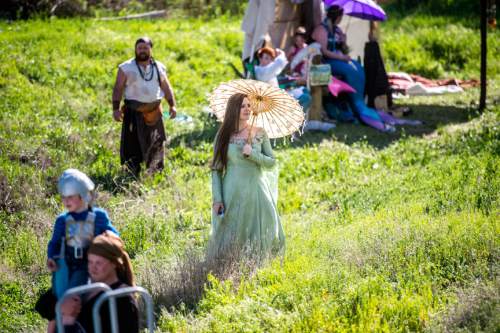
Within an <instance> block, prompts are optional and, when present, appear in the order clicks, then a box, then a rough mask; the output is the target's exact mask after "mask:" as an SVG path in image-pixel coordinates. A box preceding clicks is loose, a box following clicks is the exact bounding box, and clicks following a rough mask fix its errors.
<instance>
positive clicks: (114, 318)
mask: <svg viewBox="0 0 500 333" xmlns="http://www.w3.org/2000/svg"><path fill="white" fill-rule="evenodd" d="M136 293H138V294H140V295H141V296H142V298H143V299H144V303H146V314H147V323H148V331H149V332H150V333H153V332H154V319H153V299H152V298H151V295H149V293H148V292H147V291H146V289H144V288H142V287H126V288H119V289H115V290H110V291H107V292H105V293H104V294H102V295H101V296H99V298H98V299H97V301H96V302H95V304H94V308H93V309H92V317H93V318H94V332H95V333H101V332H102V327H101V315H100V313H99V309H100V308H101V305H102V303H104V302H105V301H106V300H108V304H109V314H110V319H111V332H112V333H119V326H118V314H117V312H116V298H119V297H124V296H128V295H133V294H136Z"/></svg>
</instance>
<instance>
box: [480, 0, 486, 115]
mask: <svg viewBox="0 0 500 333" xmlns="http://www.w3.org/2000/svg"><path fill="white" fill-rule="evenodd" d="M486 2H487V0H481V94H480V96H479V111H481V112H482V111H483V110H484V108H485V107H486V67H487V66H486V58H487V39H486V33H487V30H486V29H487V27H486V7H487V6H486Z"/></svg>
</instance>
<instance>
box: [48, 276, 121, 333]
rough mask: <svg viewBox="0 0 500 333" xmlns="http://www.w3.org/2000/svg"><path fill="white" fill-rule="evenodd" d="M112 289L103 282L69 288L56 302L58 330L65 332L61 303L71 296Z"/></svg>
mask: <svg viewBox="0 0 500 333" xmlns="http://www.w3.org/2000/svg"><path fill="white" fill-rule="evenodd" d="M110 290H111V288H110V287H109V286H108V285H107V284H105V283H102V282H97V283H92V284H86V285H83V286H79V287H75V288H71V289H68V290H67V291H66V292H65V293H64V295H63V297H61V299H60V300H58V301H57V304H56V324H57V332H61V333H64V324H63V320H62V313H61V305H62V304H63V302H64V301H65V300H66V299H67V298H69V297H71V296H75V295H82V294H87V293H90V292H93V291H110Z"/></svg>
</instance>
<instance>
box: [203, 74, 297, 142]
mask: <svg viewBox="0 0 500 333" xmlns="http://www.w3.org/2000/svg"><path fill="white" fill-rule="evenodd" d="M236 93H240V94H245V95H247V96H248V100H249V102H250V107H251V109H252V115H251V116H250V122H251V124H252V126H258V127H262V128H263V129H264V130H265V131H266V133H267V135H268V137H269V138H281V137H284V136H287V135H291V134H292V133H294V132H297V131H299V130H300V128H301V127H302V124H303V123H304V111H303V110H302V107H301V106H300V104H299V103H298V101H297V100H296V99H295V98H293V97H292V96H291V95H289V94H288V93H287V92H286V91H284V90H283V89H280V88H278V87H274V86H271V85H269V84H267V83H265V82H261V81H255V80H233V81H229V82H224V83H221V84H220V85H219V86H218V87H217V88H215V90H214V91H213V92H212V94H211V96H210V98H209V102H210V108H211V109H212V111H213V113H214V114H215V116H216V117H217V120H218V121H221V122H222V121H223V120H224V115H225V113H226V105H227V102H228V100H229V98H230V97H231V96H232V95H234V94H236Z"/></svg>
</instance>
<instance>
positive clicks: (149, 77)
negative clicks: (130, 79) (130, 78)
mask: <svg viewBox="0 0 500 333" xmlns="http://www.w3.org/2000/svg"><path fill="white" fill-rule="evenodd" d="M135 64H136V66H137V70H139V74H140V75H141V77H142V79H143V80H144V81H146V82H147V81H151V80H152V79H153V75H154V73H155V71H154V70H153V67H154V65H153V63H151V62H150V63H149V64H150V65H149V72H147V71H144V73H143V72H142V68H141V66H139V63H137V60H136V61H135Z"/></svg>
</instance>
